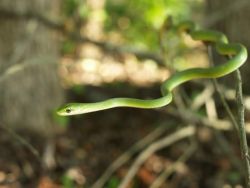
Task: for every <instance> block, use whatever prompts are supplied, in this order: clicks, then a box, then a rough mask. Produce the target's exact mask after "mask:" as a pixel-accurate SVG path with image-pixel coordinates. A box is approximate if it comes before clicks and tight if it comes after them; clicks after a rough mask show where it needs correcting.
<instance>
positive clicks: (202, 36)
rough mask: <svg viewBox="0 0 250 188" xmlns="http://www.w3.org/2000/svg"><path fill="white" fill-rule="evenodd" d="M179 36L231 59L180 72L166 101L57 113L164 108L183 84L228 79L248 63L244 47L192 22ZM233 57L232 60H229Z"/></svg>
mask: <svg viewBox="0 0 250 188" xmlns="http://www.w3.org/2000/svg"><path fill="white" fill-rule="evenodd" d="M173 30H174V31H175V32H187V33H188V34H189V35H190V36H191V37H192V39H193V40H200V41H203V42H205V43H212V44H213V45H214V47H215V49H216V51H217V52H218V53H219V54H220V55H224V56H227V57H228V61H227V62H226V63H224V64H221V65H217V66H215V67H210V68H191V69H187V70H184V71H181V72H177V73H175V74H174V75H172V76H171V77H170V78H169V79H167V80H166V81H164V82H163V83H162V85H161V92H162V97H160V98H157V99H151V100H143V99H135V98H112V99H108V100H105V101H101V102H95V103H69V104H66V105H64V106H62V107H61V108H59V109H58V110H57V114H58V115H61V116H69V115H77V114H85V113H89V112H95V111H100V110H105V109H110V108H115V107H133V108H145V109H148V108H160V107H163V106H166V105H167V104H169V103H170V102H171V101H172V98H173V96H172V93H171V92H172V90H173V89H174V88H175V87H177V86H179V85H180V84H182V83H184V82H187V81H190V80H193V79H200V78H218V77H222V76H225V75H227V74H229V73H231V72H233V71H235V70H236V69H238V68H239V67H240V66H241V65H243V64H244V63H245V62H246V59H247V50H246V48H245V47H244V46H243V45H242V44H238V43H229V42H228V39H227V37H226V36H225V35H224V34H223V33H221V32H218V31H213V30H198V29H196V26H195V24H194V23H193V22H191V21H185V22H181V23H180V24H178V25H176V26H173ZM229 57H230V58H229Z"/></svg>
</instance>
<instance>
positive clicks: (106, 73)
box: [0, 0, 250, 188]
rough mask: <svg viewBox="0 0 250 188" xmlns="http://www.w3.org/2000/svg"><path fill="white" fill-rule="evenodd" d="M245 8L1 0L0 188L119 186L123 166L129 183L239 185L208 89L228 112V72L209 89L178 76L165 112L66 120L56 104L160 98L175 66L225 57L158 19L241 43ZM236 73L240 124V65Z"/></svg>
mask: <svg viewBox="0 0 250 188" xmlns="http://www.w3.org/2000/svg"><path fill="white" fill-rule="evenodd" d="M249 13H250V2H249V1H248V0H238V1H233V0H229V1H226V0H182V1H178V0H158V1H152V0H63V1H60V0H25V1H18V0H12V1H9V0H1V1H0V106H1V108H0V130H1V131H0V187H1V188H2V187H3V188H5V187H39V188H44V187H45V188H59V187H65V188H71V187H94V188H98V187H99V188H100V187H106V188H116V187H118V186H119V185H120V184H121V183H124V182H125V181H126V180H128V179H129V177H128V174H132V175H131V177H130V179H129V181H128V184H126V186H124V187H127V188H141V187H142V188H143V187H170V188H177V187H178V188H198V187H203V188H206V187H207V188H210V187H213V188H216V187H218V188H221V187H224V188H230V187H235V188H236V187H237V188H240V187H244V186H243V185H244V170H243V167H242V162H241V151H240V148H239V139H238V135H237V132H236V131H235V130H234V129H233V128H232V123H231V122H230V118H229V116H228V114H227V112H226V110H225V108H224V106H223V103H222V102H221V99H220V94H218V92H217V91H216V90H217V89H218V88H220V93H223V95H224V98H225V100H226V102H227V103H228V105H229V107H230V109H231V111H232V112H233V113H234V114H236V112H237V109H236V104H235V81H234V80H235V77H234V76H233V75H230V76H226V77H224V78H222V79H219V83H217V87H215V86H214V85H215V84H213V83H212V81H211V80H197V81H192V82H188V83H186V84H183V85H182V86H180V87H178V88H177V89H176V90H175V92H174V96H175V97H174V101H173V102H172V103H171V104H170V105H168V106H167V107H165V108H162V109H152V110H143V109H132V108H119V109H110V110H106V111H100V112H96V113H90V114H84V115H79V116H72V117H59V116H58V115H57V114H56V109H57V108H58V107H60V106H61V105H63V104H65V103H68V102H96V101H101V100H105V99H108V98H113V97H133V98H142V99H149V98H157V97H159V96H160V95H161V93H160V86H161V83H162V82H163V81H164V80H166V79H167V78H168V77H169V76H171V75H172V74H174V72H176V71H181V70H184V69H187V68H191V67H207V66H209V63H210V62H211V60H212V59H213V61H214V63H217V62H218V61H220V62H221V61H224V62H225V60H224V59H223V58H221V57H220V56H218V55H217V54H215V53H214V52H213V51H211V50H210V52H211V53H208V51H209V50H208V47H207V46H205V45H204V44H203V43H201V42H199V41H193V40H192V39H191V38H190V37H189V36H188V35H183V36H179V35H178V34H176V33H172V32H168V31H169V30H168V29H169V28H168V25H169V19H167V18H169V17H170V16H171V18H172V20H173V22H174V23H178V22H180V21H182V20H192V21H194V22H195V23H197V24H198V25H199V26H200V27H201V28H210V29H215V30H218V31H221V32H223V33H225V34H226V35H227V36H228V38H229V40H230V41H233V42H240V43H243V44H244V45H245V46H246V47H247V48H249V47H250V38H249V37H248V31H249V30H250V24H249V18H250V15H249ZM209 54H210V55H209ZM241 72H242V79H243V92H244V96H245V100H244V102H245V107H246V116H245V119H246V129H247V131H248V132H249V131H250V127H249V123H248V120H249V114H250V113H249V109H250V98H249V96H248V95H249V94H250V87H249V83H250V77H249V74H250V67H249V64H248V63H246V64H245V65H244V66H243V67H242V68H241ZM181 131H182V132H181ZM173 138H174V139H173ZM147 149H149V150H147ZM145 151H148V154H147V155H146V157H144V158H145V159H141V158H140V156H141V155H143V154H145ZM146 153H147V152H146ZM121 155H122V157H120V158H119V156H121ZM142 158H143V157H142ZM117 159H118V160H117ZM115 160H117V161H115ZM135 161H139V163H140V165H137V167H135V166H136V164H135ZM114 162H115V163H114ZM133 169H134V171H133ZM123 185H125V183H124V184H123Z"/></svg>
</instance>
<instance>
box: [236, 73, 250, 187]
mask: <svg viewBox="0 0 250 188" xmlns="http://www.w3.org/2000/svg"><path fill="white" fill-rule="evenodd" d="M236 78H237V88H236V99H237V106H238V117H239V120H238V124H239V137H240V148H241V152H242V158H243V160H244V164H245V171H246V185H247V187H248V188H250V162H249V153H248V145H247V138H246V130H245V119H244V118H245V116H244V104H243V96H242V80H241V74H240V71H239V70H236Z"/></svg>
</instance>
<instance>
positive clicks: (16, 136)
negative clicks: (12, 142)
mask: <svg viewBox="0 0 250 188" xmlns="http://www.w3.org/2000/svg"><path fill="white" fill-rule="evenodd" d="M0 127H1V128H2V129H3V130H5V131H6V132H7V133H9V134H10V135H11V136H12V137H13V138H15V139H16V140H17V141H19V142H20V143H21V144H22V145H24V146H25V147H26V148H28V150H29V151H30V152H31V153H32V154H33V155H34V156H35V157H36V158H37V159H38V161H41V158H40V154H39V152H38V150H37V149H36V148H34V147H33V146H32V145H31V144H30V143H29V142H27V141H26V140H25V139H24V138H22V137H21V136H19V135H18V134H16V133H15V132H14V131H13V130H12V129H10V128H8V127H6V126H4V125H2V124H1V125H0Z"/></svg>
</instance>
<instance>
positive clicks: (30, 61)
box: [0, 0, 63, 138]
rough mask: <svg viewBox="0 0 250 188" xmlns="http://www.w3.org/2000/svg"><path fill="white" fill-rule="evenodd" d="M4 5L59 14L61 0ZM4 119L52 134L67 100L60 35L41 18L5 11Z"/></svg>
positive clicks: (1, 56)
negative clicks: (61, 79)
mask: <svg viewBox="0 0 250 188" xmlns="http://www.w3.org/2000/svg"><path fill="white" fill-rule="evenodd" d="M0 8H1V9H3V10H8V11H13V12H31V13H32V12H34V13H36V14H43V15H46V16H49V17H52V18H53V17H54V18H56V17H58V16H59V8H60V0H52V1H51V0H25V1H18V0H11V1H10V0H1V1H0ZM0 23H1V24H0V106H1V108H0V121H1V124H3V125H4V126H8V127H9V128H13V129H15V130H21V131H24V132H26V131H31V132H34V133H38V134H39V135H41V136H45V137H47V138H48V137H51V136H53V134H54V132H55V130H56V129H57V128H56V127H57V126H56V124H55V122H54V120H53V116H52V113H53V110H54V109H55V108H57V107H58V106H59V105H60V104H61V103H62V100H63V92H62V88H61V87H60V83H59V79H58V75H57V62H58V37H57V35H56V33H54V32H53V31H52V30H50V29H49V28H47V27H46V26H44V25H43V24H41V23H39V21H37V20H32V19H28V18H27V19H23V18H8V17H7V18H6V17H4V18H3V17H0Z"/></svg>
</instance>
